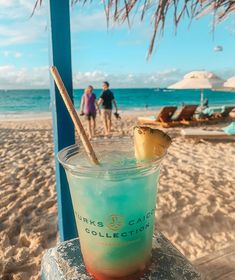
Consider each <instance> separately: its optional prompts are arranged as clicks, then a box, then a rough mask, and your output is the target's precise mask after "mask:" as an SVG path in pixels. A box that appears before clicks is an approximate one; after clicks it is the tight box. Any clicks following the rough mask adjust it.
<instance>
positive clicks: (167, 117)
mask: <svg viewBox="0 0 235 280" xmlns="http://www.w3.org/2000/svg"><path fill="white" fill-rule="evenodd" d="M176 110H177V106H165V107H162V108H161V110H160V112H159V113H158V115H157V116H150V117H139V118H138V121H139V123H140V124H153V125H154V124H160V125H162V126H167V124H168V123H169V122H171V121H172V116H173V115H174V113H175V111H176Z"/></svg>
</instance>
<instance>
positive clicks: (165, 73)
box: [0, 65, 235, 89]
mask: <svg viewBox="0 0 235 280" xmlns="http://www.w3.org/2000/svg"><path fill="white" fill-rule="evenodd" d="M189 71H190V70H189ZM189 71H187V72H189ZM215 72H216V71H215ZM216 73H218V74H219V75H220V76H221V77H222V78H224V79H227V78H229V77H231V76H234V75H235V70H231V69H224V70H220V71H217V72H216ZM184 74H185V71H181V70H179V69H165V70H162V71H158V72H156V73H151V74H147V73H123V74H111V73H106V72H103V71H99V70H95V71H89V72H75V73H74V77H73V84H74V88H85V87H87V86H88V85H90V84H91V85H93V86H94V87H95V88H100V87H101V84H102V82H103V81H105V80H107V81H109V82H110V85H111V87H112V88H132V87H135V88H138V87H140V88H141V87H145V88H151V87H156V88H158V87H167V86H168V85H170V84H172V83H174V82H176V81H178V80H180V79H182V77H183V75H184ZM0 86H1V89H33V88H49V69H48V66H43V67H37V68H36V67H35V68H32V69H29V68H17V67H15V66H13V65H4V66H0Z"/></svg>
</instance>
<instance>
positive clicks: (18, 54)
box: [2, 51, 22, 58]
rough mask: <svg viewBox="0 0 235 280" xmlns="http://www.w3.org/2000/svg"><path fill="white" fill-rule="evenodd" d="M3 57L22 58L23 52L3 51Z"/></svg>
mask: <svg viewBox="0 0 235 280" xmlns="http://www.w3.org/2000/svg"><path fill="white" fill-rule="evenodd" d="M2 55H3V56H4V57H14V58H20V57H22V53H21V52H13V51H2Z"/></svg>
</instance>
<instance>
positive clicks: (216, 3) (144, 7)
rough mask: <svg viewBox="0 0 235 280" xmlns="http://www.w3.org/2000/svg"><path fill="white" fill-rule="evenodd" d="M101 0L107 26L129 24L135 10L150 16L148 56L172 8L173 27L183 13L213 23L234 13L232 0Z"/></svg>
mask: <svg viewBox="0 0 235 280" xmlns="http://www.w3.org/2000/svg"><path fill="white" fill-rule="evenodd" d="M42 1H43V0H37V1H36V3H35V5H34V9H33V13H34V12H35V10H36V8H37V7H39V6H41V4H42ZM91 2H94V1H93V0H71V4H72V5H75V4H79V3H81V4H83V5H84V4H86V3H91ZM102 2H103V4H104V11H105V14H106V19H107V25H108V26H109V22H110V19H112V20H113V21H114V22H119V23H123V22H125V21H127V22H128V24H129V25H130V18H131V17H134V15H136V13H139V14H140V20H143V19H144V18H145V15H146V14H148V15H151V16H150V18H152V19H153V32H152V38H151V40H150V46H149V55H151V54H152V51H153V49H154V44H155V42H156V37H157V34H158V33H163V31H164V28H165V21H166V17H167V15H168V14H169V12H170V10H171V9H173V15H174V18H173V20H174V24H175V27H176V29H177V26H178V24H179V22H180V21H181V19H182V18H183V16H184V15H186V16H187V17H188V18H189V19H191V20H193V19H194V18H195V17H201V16H204V15H205V14H208V13H211V12H213V13H214V21H213V26H215V24H217V23H220V22H221V21H223V20H224V19H226V18H227V17H228V16H230V15H231V14H233V13H234V12H235V0H102ZM136 10H137V12H136ZM33 13H32V14H33Z"/></svg>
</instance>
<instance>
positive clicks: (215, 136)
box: [181, 122, 235, 141]
mask: <svg viewBox="0 0 235 280" xmlns="http://www.w3.org/2000/svg"><path fill="white" fill-rule="evenodd" d="M181 135H182V136H184V137H185V138H192V139H195V140H201V139H203V140H234V141H235V122H232V123H231V124H230V125H229V126H227V127H225V128H223V129H222V130H205V129H200V128H195V129H192V128H187V129H182V130H181Z"/></svg>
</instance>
